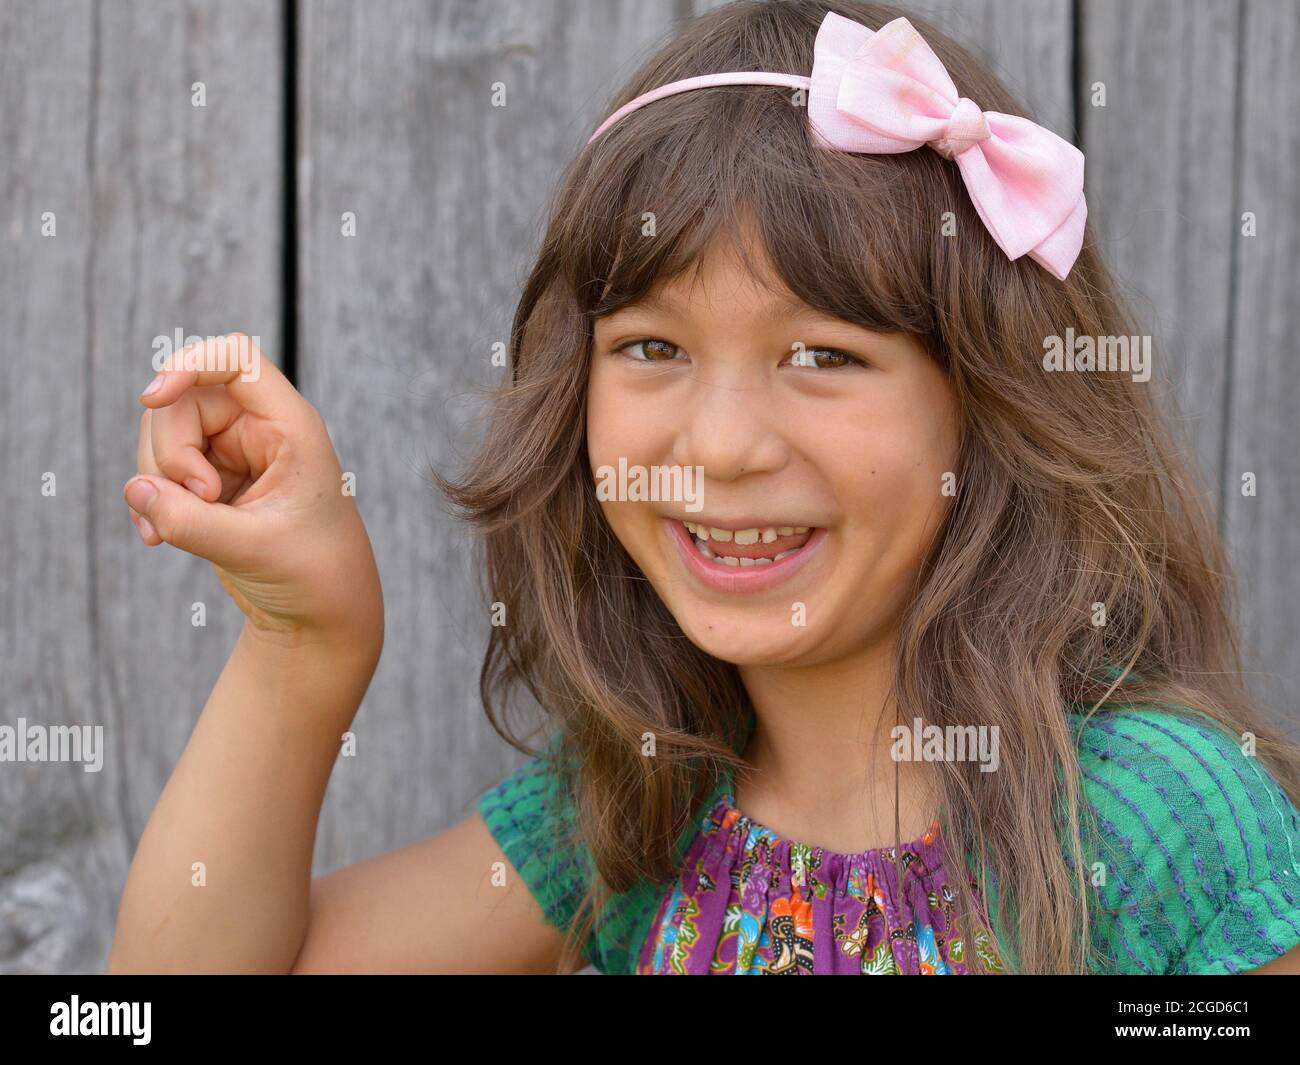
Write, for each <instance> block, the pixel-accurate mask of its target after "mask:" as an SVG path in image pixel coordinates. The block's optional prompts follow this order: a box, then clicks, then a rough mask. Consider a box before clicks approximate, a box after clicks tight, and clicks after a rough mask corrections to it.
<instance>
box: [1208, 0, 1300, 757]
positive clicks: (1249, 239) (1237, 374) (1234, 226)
mask: <svg viewBox="0 0 1300 1065" xmlns="http://www.w3.org/2000/svg"><path fill="white" fill-rule="evenodd" d="M1242 15H1243V20H1242V25H1243V29H1244V38H1243V40H1242V48H1241V52H1240V55H1241V59H1242V68H1241V75H1240V76H1241V83H1240V85H1239V86H1238V92H1239V94H1240V96H1239V99H1240V110H1239V114H1240V116H1241V126H1240V129H1239V130H1238V131H1237V135H1236V137H1235V138H1234V137H1231V136H1230V128H1226V127H1225V128H1224V129H1220V130H1218V131H1215V132H1216V133H1217V134H1218V135H1219V136H1220V137H1221V138H1222V139H1223V140H1224V141H1225V143H1228V142H1231V143H1233V146H1234V151H1235V156H1236V158H1237V159H1238V160H1239V163H1238V166H1239V174H1240V177H1239V181H1238V194H1237V197H1236V199H1235V200H1225V201H1223V202H1221V203H1219V204H1217V205H1216V212H1215V214H1214V216H1213V217H1212V219H1211V220H1209V223H1207V224H1213V225H1214V226H1215V228H1216V229H1217V230H1219V231H1220V232H1222V233H1223V235H1224V240H1225V241H1228V242H1231V244H1232V247H1233V254H1234V260H1235V277H1234V283H1233V289H1232V293H1233V309H1232V354H1233V358H1232V364H1231V366H1232V369H1231V377H1230V379H1229V381H1228V386H1227V396H1228V434H1227V447H1226V451H1225V458H1224V462H1223V469H1222V486H1223V524H1224V528H1225V531H1226V533H1227V537H1228V543H1229V545H1230V548H1231V551H1232V555H1233V560H1234V562H1235V565H1236V568H1237V573H1238V577H1239V580H1240V598H1241V603H1242V606H1243V632H1244V640H1243V646H1244V648H1245V650H1246V657H1247V668H1248V669H1251V670H1253V671H1255V672H1254V674H1253V676H1252V680H1253V682H1254V684H1255V688H1256V690H1257V691H1258V693H1259V695H1260V697H1261V698H1262V699H1264V700H1265V702H1266V703H1267V705H1269V706H1271V707H1272V708H1274V709H1275V711H1277V712H1278V713H1279V715H1280V716H1282V717H1283V720H1284V721H1285V722H1286V723H1287V724H1288V725H1289V726H1290V728H1291V729H1292V730H1293V732H1296V733H1297V734H1298V735H1300V665H1298V664H1297V657H1296V647H1297V646H1300V605H1298V604H1300V567H1298V566H1297V563H1298V562H1300V524H1297V521H1296V515H1297V513H1300V421H1298V420H1297V417H1296V411H1297V410H1300V379H1298V378H1297V376H1296V368H1297V366H1300V339H1298V338H1300V299H1297V294H1300V283H1298V282H1297V280H1296V272H1297V267H1298V266H1300V182H1297V178H1296V174H1297V173H1300V123H1297V121H1296V116H1297V115H1298V114H1300V69H1297V66H1296V62H1295V57H1296V55H1297V51H1298V50H1300V6H1297V5H1296V4H1294V3H1291V2H1290V0H1262V2H1261V0H1248V2H1247V3H1246V4H1245V6H1244V9H1243V12H1242ZM1246 211H1249V212H1251V213H1252V214H1253V215H1254V216H1255V222H1256V226H1257V235H1256V236H1244V235H1243V234H1242V221H1241V216H1242V214H1243V212H1246ZM1190 272H1192V273H1195V268H1194V267H1193V269H1192V270H1191V271H1190ZM1247 473H1253V474H1254V475H1255V479H1256V484H1257V494H1256V495H1254V496H1247V495H1244V494H1243V483H1242V477H1243V475H1245V474H1247Z"/></svg>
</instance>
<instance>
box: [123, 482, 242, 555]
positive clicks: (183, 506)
mask: <svg viewBox="0 0 1300 1065" xmlns="http://www.w3.org/2000/svg"><path fill="white" fill-rule="evenodd" d="M122 495H123V496H124V497H125V498H126V501H127V504H128V505H129V506H130V507H131V508H132V509H133V510H135V511H136V512H137V513H138V514H140V515H141V516H142V517H145V518H148V519H149V524H150V525H152V526H153V527H154V531H155V532H157V534H158V535H159V537H161V538H162V540H163V541H164V542H165V543H169V544H171V545H172V546H173V547H179V548H180V549H181V550H182V551H188V552H190V553H191V554H194V555H198V556H200V557H201V558H206V559H208V560H209V561H211V562H216V563H218V564H238V562H239V560H240V557H241V556H242V555H243V554H244V553H245V549H246V546H247V544H248V543H249V542H250V534H251V531H252V530H250V529H249V528H248V520H249V519H248V515H246V514H241V513H240V512H239V511H238V510H236V509H235V508H234V507H232V506H228V505H227V504H225V503H208V502H206V501H205V500H203V499H200V498H199V497H198V496H196V495H195V494H194V493H193V492H191V491H190V490H189V489H188V488H182V487H181V486H180V485H178V484H177V483H176V482H175V481H171V480H168V479H167V478H166V477H150V476H136V477H132V478H131V479H130V480H129V481H127V482H126V486H125V488H123V490H122Z"/></svg>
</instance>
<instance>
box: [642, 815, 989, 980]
mask: <svg viewBox="0 0 1300 1065" xmlns="http://www.w3.org/2000/svg"><path fill="white" fill-rule="evenodd" d="M900 851H901V858H900V860H899V861H898V862H897V863H896V862H895V849H894V848H893V847H881V848H877V849H873V850H868V851H864V852H862V853H859V854H843V853H838V852H835V851H828V850H826V849H825V848H822V847H810V846H807V845H805V844H802V843H796V842H793V841H791V840H787V839H783V838H781V837H780V836H778V835H777V834H776V833H774V832H772V831H771V830H770V829H767V828H764V827H763V826H762V825H758V824H755V823H754V822H752V821H751V820H750V819H749V818H747V817H746V816H745V815H744V814H742V813H741V812H740V810H738V809H737V808H736V806H735V802H734V799H733V797H732V795H731V794H730V791H729V790H728V791H726V792H724V793H723V794H722V795H721V796H720V797H719V798H718V799H717V801H716V802H715V803H714V804H713V806H712V808H711V809H709V810H708V812H707V813H706V814H705V816H704V817H703V820H702V822H701V828H700V831H699V833H698V834H697V835H696V836H695V838H694V839H693V840H692V842H691V844H690V846H689V848H688V849H687V852H686V855H685V859H684V861H683V864H682V872H681V876H680V877H679V878H678V879H677V880H676V881H675V882H674V884H673V886H672V887H671V888H670V889H669V890H668V891H667V892H666V893H665V895H664V897H663V900H662V902H661V903H660V906H659V910H658V913H657V914H656V915H655V919H654V920H653V921H652V922H651V926H650V934H649V935H648V936H647V938H646V940H645V943H644V945H643V946H642V948H641V956H640V960H639V963H638V965H637V972H638V973H641V974H656V973H661V974H679V975H686V974H736V975H747V974H748V975H758V974H775V975H799V974H815V975H820V974H855V975H901V974H914V975H915V974H919V975H965V973H966V971H967V967H966V965H965V958H966V957H967V951H968V950H974V951H976V952H978V953H979V955H980V956H981V957H982V958H984V960H985V962H986V964H988V965H989V967H990V968H992V969H994V970H995V971H996V970H999V969H1000V968H1001V962H1000V959H998V957H997V955H996V953H995V952H994V951H993V950H992V945H991V939H990V937H989V936H988V934H987V930H985V929H983V928H980V929H977V931H976V934H975V935H973V936H971V937H967V936H965V935H964V934H963V930H961V929H958V928H956V927H955V922H954V913H953V911H954V902H955V899H956V894H955V892H956V887H955V883H956V882H957V881H956V878H955V877H952V876H950V875H949V874H948V873H947V872H946V871H945V858H944V853H943V846H942V841H941V840H940V838H939V825H938V823H937V822H936V823H934V824H933V825H932V826H931V827H930V830H929V831H928V832H926V834H925V835H924V836H922V837H921V838H920V839H918V840H914V841H913V842H911V843H906V844H904V845H903V846H902V847H901V848H900ZM900 868H901V873H902V881H901V891H900V884H899V879H898V876H899V869H900ZM966 884H967V887H968V889H969V890H970V891H971V893H972V895H973V896H974V897H975V898H976V899H978V894H977V892H976V891H975V885H974V883H973V882H972V881H970V880H969V878H966Z"/></svg>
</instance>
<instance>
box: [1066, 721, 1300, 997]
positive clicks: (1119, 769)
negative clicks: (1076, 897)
mask: <svg viewBox="0 0 1300 1065" xmlns="http://www.w3.org/2000/svg"><path fill="white" fill-rule="evenodd" d="M1242 747H1243V745H1242V744H1241V742H1240V741H1239V740H1238V739H1237V738H1236V737H1234V736H1231V735H1229V734H1228V733H1227V732H1226V730H1225V729H1224V726H1222V725H1220V724H1218V723H1217V722H1214V721H1212V720H1211V719H1209V718H1207V717H1204V716H1203V715H1198V714H1195V713H1193V712H1191V711H1186V712H1174V711H1168V712H1165V711H1158V710H1122V711H1113V712H1103V713H1099V714H1096V715H1094V716H1093V717H1092V718H1091V719H1090V720H1089V722H1088V724H1087V727H1086V728H1085V729H1083V731H1082V733H1081V736H1080V743H1079V762H1080V769H1081V771H1082V774H1083V785H1084V792H1085V794H1086V796H1087V799H1088V803H1089V806H1090V807H1091V809H1092V811H1093V812H1094V813H1095V814H1096V824H1095V828H1096V832H1097V835H1096V836H1095V837H1092V838H1091V848H1092V849H1093V854H1092V859H1093V860H1094V862H1095V863H1096V864H1095V865H1094V868H1093V871H1094V874H1099V875H1095V878H1094V883H1095V882H1097V881H1100V883H1099V886H1098V898H1097V900H1096V901H1097V902H1098V903H1099V906H1098V909H1097V913H1096V914H1095V922H1094V929H1093V932H1094V942H1095V943H1096V944H1097V945H1098V946H1099V948H1101V950H1100V958H1101V960H1100V961H1099V969H1098V970H1095V971H1105V972H1130V973H1147V974H1212V973H1226V974H1232V973H1240V972H1244V971H1246V970H1249V969H1253V968H1258V967H1259V966H1261V965H1265V964H1267V963H1268V962H1270V961H1272V960H1273V959H1274V958H1277V957H1280V956H1281V955H1283V954H1285V953H1287V952H1288V951H1289V950H1291V949H1292V948H1293V947H1295V946H1296V945H1297V944H1300V864H1298V861H1297V859H1298V857H1300V812H1297V810H1296V807H1295V805H1294V804H1293V802H1292V801H1291V799H1290V798H1289V797H1288V795H1287V793H1286V791H1285V790H1284V789H1283V788H1282V787H1281V786H1280V784H1279V783H1278V781H1277V780H1276V778H1275V777H1273V775H1272V774H1270V773H1269V772H1268V770H1267V769H1266V768H1265V766H1264V765H1263V764H1262V763H1261V762H1260V761H1259V760H1258V759H1257V758H1256V757H1254V756H1253V755H1252V754H1248V753H1246V752H1244V751H1243V749H1242ZM1085 844H1086V845H1088V844H1089V837H1085Z"/></svg>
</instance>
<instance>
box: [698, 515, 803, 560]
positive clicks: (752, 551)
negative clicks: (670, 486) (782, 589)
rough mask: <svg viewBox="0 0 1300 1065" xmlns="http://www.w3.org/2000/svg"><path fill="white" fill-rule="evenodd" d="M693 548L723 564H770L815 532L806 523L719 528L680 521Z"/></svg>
mask: <svg viewBox="0 0 1300 1065" xmlns="http://www.w3.org/2000/svg"><path fill="white" fill-rule="evenodd" d="M682 524H683V525H684V526H685V527H686V530H687V532H689V533H690V534H691V537H692V540H693V542H694V544H695V549H696V550H697V551H699V553H700V554H701V555H703V556H704V557H705V558H709V559H713V560H714V561H716V562H720V563H722V565H724V566H736V567H741V566H771V565H773V564H774V563H777V562H780V561H781V560H782V559H786V558H790V557H791V556H793V555H796V554H798V553H799V551H800V550H802V549H803V547H804V546H805V545H807V543H808V541H809V540H810V539H811V538H812V534H813V533H814V532H815V531H816V530H815V529H813V528H812V527H811V526H808V525H767V526H754V527H752V528H748V529H720V528H717V527H714V526H709V525H702V524H700V523H698V522H693V521H683V522H682Z"/></svg>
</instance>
